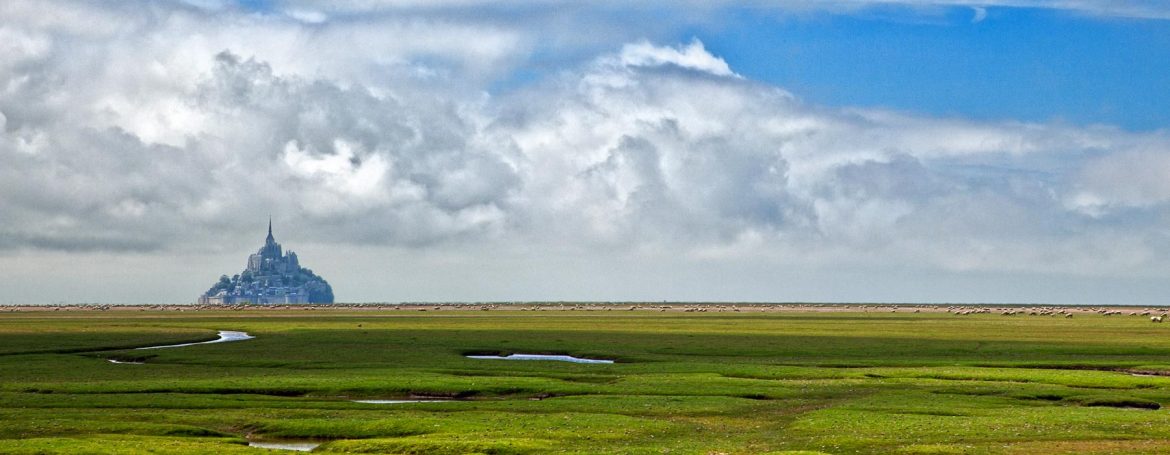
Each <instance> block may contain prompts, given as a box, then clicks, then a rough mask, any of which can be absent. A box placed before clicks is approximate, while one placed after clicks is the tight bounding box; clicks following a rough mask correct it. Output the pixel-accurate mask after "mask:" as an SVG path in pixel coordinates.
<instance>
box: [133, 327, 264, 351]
mask: <svg viewBox="0 0 1170 455" xmlns="http://www.w3.org/2000/svg"><path fill="white" fill-rule="evenodd" d="M252 338H256V337H254V336H252V335H248V334H247V333H245V332H236V331H233V330H220V331H219V339H215V340H211V341H200V342H198V343H183V344H168V345H163V346H147V347H144V348H135V349H163V348H179V347H183V346H194V345H197V344H212V343H226V342H228V341H243V340H250V339H252Z"/></svg>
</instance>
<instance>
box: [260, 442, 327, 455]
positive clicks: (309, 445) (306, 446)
mask: <svg viewBox="0 0 1170 455" xmlns="http://www.w3.org/2000/svg"><path fill="white" fill-rule="evenodd" d="M319 445H321V443H319V442H256V441H248V447H257V448H261V449H277V450H295V451H297V452H312V451H313V449H316V448H317V446H319Z"/></svg>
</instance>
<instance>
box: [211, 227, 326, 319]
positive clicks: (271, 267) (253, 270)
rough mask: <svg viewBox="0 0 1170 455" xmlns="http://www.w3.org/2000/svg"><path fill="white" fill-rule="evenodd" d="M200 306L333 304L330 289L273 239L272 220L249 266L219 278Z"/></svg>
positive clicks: (249, 261)
mask: <svg viewBox="0 0 1170 455" xmlns="http://www.w3.org/2000/svg"><path fill="white" fill-rule="evenodd" d="M199 303H201V304H210V305H224V304H245V303H250V304H259V305H273V304H296V303H333V288H332V287H330V286H329V283H328V282H326V281H325V279H324V278H321V277H319V276H317V275H316V274H314V273H313V271H312V270H309V269H306V268H304V267H301V265H300V261H299V260H298V259H297V254H296V253H294V252H292V251H289V252H284V251H283V250H282V249H281V247H280V244H279V243H276V240H275V239H274V238H273V237H272V221H271V220H269V222H268V238H266V239H265V240H264V246H262V247H260V250H258V251H256V253H255V254H253V255H251V256H248V266H247V267H246V268H245V269H244V271H243V272H241V273H239V274H237V275H234V276H232V277H228V276H227V275H223V276H221V277H219V281H218V282H216V283H215V285H214V286H212V287H211V289H208V290H207V292H205V293H203V295H202V296H200V297H199Z"/></svg>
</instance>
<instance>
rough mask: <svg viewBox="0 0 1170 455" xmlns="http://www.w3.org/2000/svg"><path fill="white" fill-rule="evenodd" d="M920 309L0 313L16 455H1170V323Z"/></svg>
mask: <svg viewBox="0 0 1170 455" xmlns="http://www.w3.org/2000/svg"><path fill="white" fill-rule="evenodd" d="M909 308H911V307H903V309H902V310H900V311H898V312H891V311H889V310H887V309H880V310H879V309H876V308H863V307H852V308H847V309H844V310H842V309H841V308H835V309H834V310H833V311H798V310H793V311H781V312H742V313H741V312H731V311H724V312H715V311H710V312H699V311H694V312H682V311H665V312H663V311H659V310H657V309H655V310H635V311H627V310H625V309H619V308H617V307H613V306H610V307H601V306H598V307H581V308H578V309H576V310H573V311H570V310H568V309H565V310H557V309H554V308H546V309H544V310H543V311H529V309H515V308H513V309H508V310H492V311H479V310H452V309H450V308H444V309H443V311H428V312H422V311H413V310H412V311H392V310H362V309H355V308H337V309H314V310H273V309H265V310H244V311H224V310H213V311H185V312H174V311H154V310H121V311H19V312H7V313H0V453H79V452H84V453H186V452H189V453H263V450H264V449H258V448H251V447H248V446H247V442H248V441H249V440H253V441H296V442H303V441H313V442H319V443H320V444H321V445H320V446H318V447H317V449H316V451H317V452H351V453H354V452H357V453H412V454H415V453H440V454H445V453H500V454H506V453H647V454H649V453H654V454H659V453H698V454H708V453H728V454H730V453H753V454H755V453H769V452H776V453H784V452H787V451H809V452H824V453H891V452H893V453H898V452H903V453H1094V452H1096V453H1168V452H1170V410H1168V409H1167V408H1162V406H1166V405H1170V377H1167V376H1160V375H1161V374H1170V323H1167V324H1157V323H1152V322H1151V321H1150V319H1149V317H1145V316H1140V315H1138V316H1128V315H1127V314H1120V315H1112V316H1104V315H1101V314H1100V313H1094V312H1085V311H1082V312H1078V313H1077V314H1076V317H1073V318H1068V317H1064V316H1063V315H1041V314H1040V313H1037V314H1036V315H1028V312H1023V313H1022V314H1017V315H1015V316H1003V315H1000V314H998V312H992V313H979V314H966V315H959V314H954V313H948V312H944V311H924V312H922V313H913V312H912V309H909ZM964 311H969V310H964ZM220 330H232V331H243V332H247V333H249V334H251V335H253V336H255V337H256V338H254V339H250V340H244V341H237V342H226V343H214V344H203V345H194V346H185V347H181V348H169V349H153V350H133V349H132V348H134V347H142V346H149V345H163V344H176V343H184V342H193V341H204V340H212V339H215V338H216V337H217V332H218V331H220ZM510 353H529V354H567V355H573V356H577V357H582V358H593V359H613V360H616V363H614V364H576V363H567V362H556V361H508V360H480V359H470V358H466V357H465V355H467V354H489V355H506V354H510ZM110 359H115V360H121V361H124V362H142V363H141V364H137V363H121V364H115V363H111V362H109V361H108V360H110ZM435 398H451V399H455V400H454V401H441V402H435V401H425V402H418V403H393V404H369V403H358V402H354V401H352V400H396V399H398V400H408V399H414V400H418V399H427V400H430V399H435ZM1155 408H1160V409H1155Z"/></svg>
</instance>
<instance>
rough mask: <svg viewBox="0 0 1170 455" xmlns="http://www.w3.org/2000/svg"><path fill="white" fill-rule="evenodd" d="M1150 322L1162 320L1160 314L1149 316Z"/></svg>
mask: <svg viewBox="0 0 1170 455" xmlns="http://www.w3.org/2000/svg"><path fill="white" fill-rule="evenodd" d="M1150 322H1162V317H1161V316H1150Z"/></svg>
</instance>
